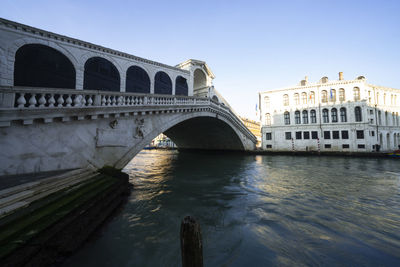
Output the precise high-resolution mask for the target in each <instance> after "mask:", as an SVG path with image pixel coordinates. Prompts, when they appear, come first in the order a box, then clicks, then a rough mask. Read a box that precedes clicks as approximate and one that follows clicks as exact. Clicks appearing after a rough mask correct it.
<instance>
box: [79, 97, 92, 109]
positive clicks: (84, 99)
mask: <svg viewBox="0 0 400 267" xmlns="http://www.w3.org/2000/svg"><path fill="white" fill-rule="evenodd" d="M89 98H90V96H89ZM86 102H87V101H86V96H85V95H83V96H82V100H81V107H85V106H86Z"/></svg>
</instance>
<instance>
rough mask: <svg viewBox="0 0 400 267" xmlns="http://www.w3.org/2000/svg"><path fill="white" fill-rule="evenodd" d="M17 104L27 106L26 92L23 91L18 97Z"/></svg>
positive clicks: (20, 106) (21, 106)
mask: <svg viewBox="0 0 400 267" xmlns="http://www.w3.org/2000/svg"><path fill="white" fill-rule="evenodd" d="M17 104H18V107H19V108H23V107H25V104H26V100H25V93H21V94H20V96H19V97H18V99H17Z"/></svg>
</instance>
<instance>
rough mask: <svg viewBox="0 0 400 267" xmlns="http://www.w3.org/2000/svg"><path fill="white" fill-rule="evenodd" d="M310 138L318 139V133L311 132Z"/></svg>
mask: <svg viewBox="0 0 400 267" xmlns="http://www.w3.org/2000/svg"><path fill="white" fill-rule="evenodd" d="M311 138H312V139H318V132H317V131H312V132H311Z"/></svg>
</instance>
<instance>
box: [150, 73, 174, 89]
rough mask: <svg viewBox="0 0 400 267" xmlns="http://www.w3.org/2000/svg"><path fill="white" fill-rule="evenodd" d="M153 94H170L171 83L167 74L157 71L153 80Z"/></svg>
mask: <svg viewBox="0 0 400 267" xmlns="http://www.w3.org/2000/svg"><path fill="white" fill-rule="evenodd" d="M154 93H155V94H161V95H171V94H172V81H171V79H170V78H169V76H168V74H166V73H165V72H163V71H159V72H157V74H156V77H155V79H154Z"/></svg>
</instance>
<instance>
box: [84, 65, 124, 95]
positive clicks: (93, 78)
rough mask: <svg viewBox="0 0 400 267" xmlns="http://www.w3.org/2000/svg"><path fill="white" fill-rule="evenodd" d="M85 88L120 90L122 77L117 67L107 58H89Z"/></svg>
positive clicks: (85, 74) (86, 67) (85, 75)
mask: <svg viewBox="0 0 400 267" xmlns="http://www.w3.org/2000/svg"><path fill="white" fill-rule="evenodd" d="M83 89H88V90H104V91H114V92H119V91H120V77H119V72H118V70H117V68H116V67H115V66H114V65H113V64H112V63H111V62H110V61H108V60H107V59H104V58H101V57H92V58H89V59H88V60H87V61H86V63H85V73H84V77H83Z"/></svg>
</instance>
